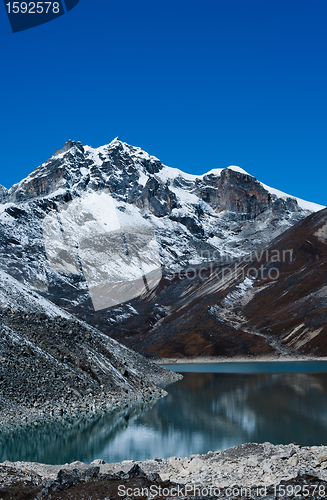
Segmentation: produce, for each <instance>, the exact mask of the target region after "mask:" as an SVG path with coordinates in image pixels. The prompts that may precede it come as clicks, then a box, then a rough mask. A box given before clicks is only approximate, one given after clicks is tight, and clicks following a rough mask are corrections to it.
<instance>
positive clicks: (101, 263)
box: [0, 137, 324, 348]
mask: <svg viewBox="0 0 327 500" xmlns="http://www.w3.org/2000/svg"><path fill="white" fill-rule="evenodd" d="M322 208H324V207H321V206H319V205H316V204H314V203H310V202H305V201H303V200H300V199H298V198H294V197H291V196H288V195H286V194H285V193H282V192H280V191H278V190H276V189H274V188H270V187H268V186H265V185H264V184H262V183H261V182H260V181H259V180H257V179H256V178H255V177H253V176H251V175H250V174H248V173H247V172H245V171H244V170H242V169H241V168H240V167H237V166H230V167H227V168H225V169H214V170H211V171H209V172H208V173H206V174H203V175H199V176H196V175H191V174H187V173H184V172H182V171H181V170H178V169H175V168H170V167H168V166H166V165H164V164H162V163H161V161H160V160H159V159H158V158H156V157H154V156H151V155H149V154H148V153H146V152H144V151H142V150H141V149H140V148H137V147H134V146H130V145H128V144H126V143H124V142H122V141H120V140H119V139H118V137H117V138H116V139H114V140H113V141H112V142H111V143H110V144H108V145H105V146H102V147H100V148H96V149H95V148H92V147H90V146H83V145H82V144H81V143H80V142H75V141H72V140H69V141H68V142H67V143H66V144H65V145H64V147H63V148H62V149H60V150H56V152H55V154H54V155H53V156H52V157H51V158H49V159H48V160H47V161H45V163H43V164H42V165H41V166H39V167H38V168H36V169H35V170H34V172H32V173H31V174H30V175H29V176H28V177H27V178H26V179H24V180H22V181H21V182H19V183H18V184H15V185H14V186H12V187H11V188H10V189H9V190H6V189H5V188H1V189H0V241H1V245H0V266H1V268H2V270H3V271H5V272H6V273H8V274H9V275H11V276H12V277H13V278H15V279H16V280H18V281H19V282H21V283H23V284H24V285H25V286H26V287H29V288H30V289H31V290H33V291H34V292H37V293H38V294H42V295H43V296H44V297H45V298H46V299H48V300H50V301H52V302H54V303H55V304H57V305H59V306H61V307H63V308H64V309H66V310H69V311H70V312H71V313H74V314H77V315H78V316H79V317H80V318H82V319H84V320H86V321H88V322H90V323H92V324H93V325H94V326H97V327H99V328H101V329H102V330H103V331H104V332H105V333H106V334H109V335H111V336H113V337H116V338H119V340H121V341H123V342H125V341H126V338H127V337H128V336H129V335H134V334H135V332H139V333H140V332H144V333H145V332H150V331H151V328H152V327H153V326H154V325H157V324H158V323H160V321H161V319H162V318H163V317H165V316H167V315H168V314H169V307H170V305H169V304H168V302H169V300H168V302H167V300H166V299H167V296H165V299H164V300H165V304H162V305H160V304H159V302H160V301H157V299H156V298H157V297H158V293H160V290H162V289H163V287H167V290H168V289H169V286H170V285H169V283H175V281H174V280H175V277H176V276H177V275H178V276H179V278H178V280H179V279H180V278H181V277H182V276H183V273H184V276H185V273H188V272H189V270H190V271H191V272H194V270H196V269H199V268H206V267H208V265H211V263H213V262H214V263H215V264H214V265H218V264H219V265H227V264H230V263H231V262H232V261H234V260H235V259H243V258H245V256H246V255H248V254H250V253H252V252H255V251H259V249H261V248H263V246H264V245H268V244H269V243H270V242H271V241H272V240H273V239H274V238H276V237H278V236H279V235H281V234H282V233H284V232H285V231H286V230H287V229H289V228H291V227H292V226H294V225H295V224H297V223H299V222H300V221H301V220H303V219H305V218H306V217H307V216H308V215H309V214H310V213H312V212H317V211H319V210H320V209H322ZM217 263H218V264H217ZM176 286H177V285H176ZM179 287H181V285H178V287H177V288H178V289H180V292H181V293H183V294H185V293H186V290H184V289H183V291H182V288H183V287H182V288H179ZM207 293H208V291H206V294H207ZM186 295H187V293H186ZM170 296H171V297H173V296H175V295H174V294H173V293H171V295H170ZM174 300H175V301H176V297H175V299H174ZM166 302H167V303H166ZM145 304H147V306H146V307H145ZM8 305H9V306H10V304H8ZM183 307H187V303H185V304H184V305H183ZM96 311H97V312H96ZM141 325H142V326H141ZM142 335H143V334H142ZM142 335H141V337H137V338H138V340H137V342H141V344H142ZM256 339H258V337H256ZM137 342H136V343H135V342H134V343H133V346H134V347H135V348H138V347H137V345H136V344H137ZM127 343H128V342H127Z"/></svg>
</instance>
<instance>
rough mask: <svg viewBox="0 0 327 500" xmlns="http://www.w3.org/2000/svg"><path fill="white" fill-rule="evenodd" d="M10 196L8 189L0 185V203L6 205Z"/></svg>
mask: <svg viewBox="0 0 327 500" xmlns="http://www.w3.org/2000/svg"><path fill="white" fill-rule="evenodd" d="M7 196H8V189H6V188H5V187H4V186H1V185H0V203H6V199H7Z"/></svg>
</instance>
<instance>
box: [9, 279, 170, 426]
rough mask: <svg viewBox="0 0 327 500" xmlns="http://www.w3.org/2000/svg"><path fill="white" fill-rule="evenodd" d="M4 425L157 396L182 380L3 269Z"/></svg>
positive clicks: (92, 409)
mask: <svg viewBox="0 0 327 500" xmlns="http://www.w3.org/2000/svg"><path fill="white" fill-rule="evenodd" d="M0 278H1V279H0V300H1V305H0V331H1V334H0V400H1V411H0V423H3V422H13V421H19V420H21V419H23V418H26V419H30V418H36V417H38V416H41V415H42V416H44V415H50V414H52V415H53V414H55V415H61V414H63V413H67V412H68V413H71V412H74V410H75V411H77V410H81V409H82V410H83V411H85V412H88V411H90V412H92V411H94V410H97V409H101V408H107V407H112V406H115V405H116V404H121V403H122V402H124V401H125V402H128V401H133V400H136V399H142V398H143V399H144V398H151V397H160V396H162V395H163V394H164V391H162V390H161V389H159V388H158V387H157V386H156V385H155V384H160V385H164V384H166V383H169V382H171V381H173V380H175V377H172V374H171V373H170V372H167V371H166V370H164V369H162V368H161V367H159V366H157V365H155V364H153V363H151V362H149V361H147V360H145V359H144V358H142V357H141V356H139V355H138V354H136V353H135V352H133V351H130V350H129V349H127V348H126V347H124V346H121V345H120V344H118V343H117V342H116V341H115V340H112V339H110V338H108V337H107V336H106V335H104V334H102V333H101V332H99V331H97V330H95V329H94V328H92V327H90V326H89V325H87V324H86V323H83V322H82V321H79V320H78V319H77V318H75V317H74V316H72V315H71V314H69V313H67V312H65V311H64V310H62V309H60V308H59V307H57V306H55V305H54V304H53V303H51V302H49V301H48V300H46V299H44V298H43V297H41V296H39V295H38V294H37V293H36V292H34V291H33V290H32V289H30V288H29V287H28V286H26V285H22V284H20V283H19V282H17V281H16V280H15V279H14V278H12V277H11V276H9V275H8V274H6V273H5V272H3V271H1V272H0Z"/></svg>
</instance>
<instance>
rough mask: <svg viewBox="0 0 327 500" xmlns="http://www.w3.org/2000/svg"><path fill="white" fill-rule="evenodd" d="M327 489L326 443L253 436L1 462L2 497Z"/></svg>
mask: <svg viewBox="0 0 327 500" xmlns="http://www.w3.org/2000/svg"><path fill="white" fill-rule="evenodd" d="M176 497H178V498H181V499H182V498H190V499H192V498H194V499H198V500H201V499H202V498H203V499H204V498H206V499H213V498H226V499H235V500H236V499H241V500H246V499H264V500H272V499H277V498H291V499H298V498H301V499H302V498H303V499H304V498H310V499H313V498H314V499H316V498H317V499H321V498H325V497H327V446H312V447H301V446H298V445H295V444H289V445H272V444H270V443H264V444H256V443H247V444H243V445H239V446H236V447H234V448H229V449H227V450H224V451H216V452H208V453H207V454H205V455H191V456H190V457H187V458H176V457H170V458H167V459H160V458H155V459H154V460H146V461H143V462H135V461H124V462H121V463H115V464H106V463H104V462H103V460H101V459H98V460H95V461H94V462H92V463H91V464H89V465H87V464H83V463H81V462H73V463H71V464H65V465H44V464H37V463H27V462H8V461H6V462H4V463H2V464H0V499H2V500H9V499H10V500H13V499H17V500H21V499H26V500H34V499H36V500H40V499H43V498H49V499H50V498H51V499H58V500H59V499H71V500H73V499H74V500H109V499H111V500H113V499H114V500H116V499H117V500H118V499H120V498H121V499H125V500H129V499H132V498H135V499H148V498H167V499H169V498H176Z"/></svg>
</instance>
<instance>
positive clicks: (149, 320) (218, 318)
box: [96, 209, 327, 357]
mask: <svg viewBox="0 0 327 500" xmlns="http://www.w3.org/2000/svg"><path fill="white" fill-rule="evenodd" d="M194 273H196V277H194ZM269 273H270V275H269ZM269 276H270V277H269ZM190 278H192V279H190ZM133 307H135V308H136V309H137V311H138V312H139V314H138V316H134V317H132V318H130V319H129V320H128V321H126V322H124V323H123V324H120V325H119V326H117V327H113V326H111V327H110V328H108V327H105V325H104V324H103V325H101V326H102V328H103V329H104V330H106V333H108V334H109V335H112V336H114V337H115V338H117V339H119V341H121V342H123V343H125V344H126V345H127V346H129V347H133V348H134V349H137V350H139V351H141V352H144V353H147V354H151V355H155V356H164V357H175V356H180V357H195V356H235V355H250V356H255V355H262V354H272V353H275V354H278V355H284V354H296V353H299V354H314V355H316V356H326V355H327V209H324V210H322V211H320V212H317V213H315V214H312V215H310V216H309V217H307V218H306V219H304V220H302V221H301V222H299V223H298V224H296V225H295V226H293V227H292V228H291V229H289V230H287V231H286V232H285V233H283V234H282V235H281V236H279V237H278V238H276V239H275V240H273V241H272V242H271V243H270V244H269V245H267V246H265V247H263V248H262V249H261V250H260V251H257V252H253V254H251V256H248V257H247V258H246V259H243V260H242V261H238V262H234V263H232V264H225V265H222V264H221V263H219V262H216V263H214V264H213V265H212V266H211V268H207V269H205V268H197V269H194V270H192V271H191V270H189V272H188V275H187V273H184V274H183V275H178V276H175V277H174V278H173V279H170V280H168V279H163V280H162V282H161V285H160V286H159V288H158V290H157V293H156V294H155V296H152V297H151V298H148V299H147V298H145V299H143V300H142V301H141V302H140V301H134V303H133ZM158 311H159V312H160V314H158ZM103 314H105V313H103ZM144 318H146V321H145V320H144ZM96 321H97V322H100V323H101V315H99V314H98V315H97V316H96Z"/></svg>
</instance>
